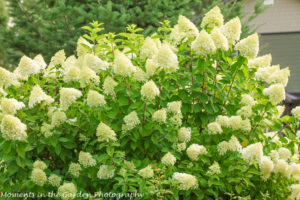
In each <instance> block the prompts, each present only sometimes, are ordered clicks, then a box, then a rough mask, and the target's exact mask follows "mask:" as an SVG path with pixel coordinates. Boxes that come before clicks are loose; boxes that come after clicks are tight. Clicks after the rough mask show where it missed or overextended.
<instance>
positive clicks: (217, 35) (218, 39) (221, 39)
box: [210, 28, 229, 51]
mask: <svg viewBox="0 0 300 200" xmlns="http://www.w3.org/2000/svg"><path fill="white" fill-rule="evenodd" d="M210 35H211V38H212V40H213V41H214V44H215V47H216V48H217V49H221V50H224V51H227V50H228V48H229V47H228V41H227V39H226V37H225V36H224V35H223V33H222V32H221V31H220V29H219V28H214V29H213V30H212V31H211V33H210Z"/></svg>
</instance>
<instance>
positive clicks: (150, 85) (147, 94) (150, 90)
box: [141, 80, 160, 101]
mask: <svg viewBox="0 0 300 200" xmlns="http://www.w3.org/2000/svg"><path fill="white" fill-rule="evenodd" d="M159 93H160V91H159V89H158V87H157V86H156V85H155V83H154V82H153V81H152V80H150V81H148V82H147V83H145V84H144V85H143V86H142V89H141V95H142V96H143V97H144V98H145V100H146V101H151V100H153V99H155V97H156V96H158V95H159Z"/></svg>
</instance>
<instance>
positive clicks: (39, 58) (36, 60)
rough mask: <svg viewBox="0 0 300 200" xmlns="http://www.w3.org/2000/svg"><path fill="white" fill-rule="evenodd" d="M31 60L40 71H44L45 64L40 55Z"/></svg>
mask: <svg viewBox="0 0 300 200" xmlns="http://www.w3.org/2000/svg"><path fill="white" fill-rule="evenodd" d="M33 60H34V61H35V62H36V63H37V64H38V65H39V66H40V70H44V69H45V68H46V67H47V64H46V62H45V60H44V58H43V56H42V55H41V54H38V55H36V56H35V57H34V58H33Z"/></svg>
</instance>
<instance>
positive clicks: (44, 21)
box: [0, 0, 262, 67]
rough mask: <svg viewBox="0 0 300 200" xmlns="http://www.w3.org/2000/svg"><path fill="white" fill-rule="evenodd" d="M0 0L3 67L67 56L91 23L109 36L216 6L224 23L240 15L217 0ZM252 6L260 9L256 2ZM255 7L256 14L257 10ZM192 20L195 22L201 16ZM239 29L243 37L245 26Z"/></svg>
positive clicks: (236, 6)
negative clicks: (4, 19)
mask: <svg viewBox="0 0 300 200" xmlns="http://www.w3.org/2000/svg"><path fill="white" fill-rule="evenodd" d="M4 1H6V2H7V3H8V4H7V8H6V9H7V10H8V12H9V16H10V17H11V19H12V23H11V24H10V26H6V27H5V28H3V27H2V28H1V29H0V59H1V58H2V59H3V62H4V63H3V66H4V67H8V66H9V65H10V66H11V67H16V64H17V63H18V61H19V59H20V58H21V57H22V56H23V55H27V56H33V55H35V54H38V53H41V54H42V55H43V56H44V58H45V60H46V61H47V62H49V61H50V58H51V56H52V55H53V54H54V53H55V52H56V51H57V50H58V49H62V48H63V49H65V51H66V53H67V54H71V53H72V52H73V51H74V50H75V47H76V41H77V39H78V37H79V36H80V35H82V34H83V32H82V31H81V30H80V27H81V26H83V25H85V24H88V23H89V22H91V21H99V22H102V23H104V28H105V31H106V32H115V33H119V32H124V31H126V29H125V28H126V25H127V24H136V25H137V26H138V27H142V28H144V29H145V33H146V34H147V35H149V34H151V33H153V32H154V30H155V28H157V27H158V26H159V22H160V21H163V20H165V19H168V20H170V21H171V24H174V23H175V21H176V19H177V17H178V15H179V14H182V15H184V16H186V17H188V18H190V19H192V18H195V17H196V16H198V15H201V14H202V13H204V12H205V11H206V10H208V9H210V8H211V7H213V6H214V5H216V4H218V5H219V6H220V7H221V8H222V9H223V10H224V14H225V19H227V20H228V19H231V18H233V17H236V16H240V17H242V16H243V14H242V8H243V1H233V0H230V1H224V2H226V3H225V4H224V3H223V2H222V1H221V0H193V1H192V0H176V1H174V0H172V1H171V0H159V1H153V0H129V1H128V0H126V1H124V0H113V1H108V0H86V1H78V0H68V1H66V0H47V1H44V0H22V1H21V0H0V2H1V3H3V2H4ZM259 1H260V2H262V1H261V0H259ZM21 2H23V3H21ZM257 5H259V6H258V8H260V9H261V4H257ZM260 9H256V12H257V13H260V12H262V10H260ZM0 15H1V14H0ZM197 19H198V20H197V23H196V24H199V23H200V22H201V17H198V18H197ZM12 25H13V26H12ZM243 29H244V30H245V31H244V33H245V35H247V34H248V33H249V27H248V25H247V24H245V26H244V27H243Z"/></svg>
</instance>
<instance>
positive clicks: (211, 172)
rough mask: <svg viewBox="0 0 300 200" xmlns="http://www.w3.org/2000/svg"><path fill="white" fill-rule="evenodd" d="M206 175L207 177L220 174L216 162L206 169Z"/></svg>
mask: <svg viewBox="0 0 300 200" xmlns="http://www.w3.org/2000/svg"><path fill="white" fill-rule="evenodd" d="M208 169H209V170H208V172H207V173H208V174H209V175H217V174H220V173H221V168H220V165H219V163H218V162H214V164H212V165H211V166H210V167H209V168H208Z"/></svg>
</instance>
